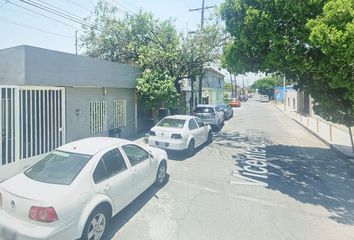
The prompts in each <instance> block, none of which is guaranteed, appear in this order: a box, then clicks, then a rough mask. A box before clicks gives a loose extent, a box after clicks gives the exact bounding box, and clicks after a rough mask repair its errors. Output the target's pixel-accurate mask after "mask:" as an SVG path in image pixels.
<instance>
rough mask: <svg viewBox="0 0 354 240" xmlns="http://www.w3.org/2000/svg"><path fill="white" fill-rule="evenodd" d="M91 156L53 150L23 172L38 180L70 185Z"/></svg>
mask: <svg viewBox="0 0 354 240" xmlns="http://www.w3.org/2000/svg"><path fill="white" fill-rule="evenodd" d="M91 157H92V156H90V155H83V154H77V153H68V152H62V151H53V152H51V153H50V154H48V155H47V156H46V157H44V158H43V159H41V160H39V161H38V162H37V163H35V164H34V165H32V166H31V167H30V168H28V169H27V170H26V171H25V172H24V174H25V175H26V176H27V177H29V178H31V179H33V180H36V181H39V182H45V183H53V184H62V185H70V184H71V183H72V182H73V181H74V179H75V178H76V176H77V175H78V174H79V172H80V171H81V169H82V168H83V167H84V166H85V165H86V163H87V162H88V161H89V160H90V158H91Z"/></svg>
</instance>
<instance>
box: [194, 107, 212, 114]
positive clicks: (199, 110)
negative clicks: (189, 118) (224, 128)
mask: <svg viewBox="0 0 354 240" xmlns="http://www.w3.org/2000/svg"><path fill="white" fill-rule="evenodd" d="M195 112H196V113H214V109H213V108H212V107H197V108H196V109H195Z"/></svg>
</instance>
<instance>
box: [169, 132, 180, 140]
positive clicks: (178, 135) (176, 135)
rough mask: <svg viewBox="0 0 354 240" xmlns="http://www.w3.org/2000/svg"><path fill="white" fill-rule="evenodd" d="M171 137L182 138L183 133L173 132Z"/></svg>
mask: <svg viewBox="0 0 354 240" xmlns="http://www.w3.org/2000/svg"><path fill="white" fill-rule="evenodd" d="M171 138H174V139H182V135H181V134H175V133H174V134H172V135H171Z"/></svg>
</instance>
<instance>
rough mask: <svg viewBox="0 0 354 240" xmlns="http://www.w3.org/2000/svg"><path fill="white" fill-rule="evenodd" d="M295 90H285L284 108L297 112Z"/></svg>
mask: <svg viewBox="0 0 354 240" xmlns="http://www.w3.org/2000/svg"><path fill="white" fill-rule="evenodd" d="M297 94H298V93H297V91H296V90H287V91H286V94H285V96H286V108H287V110H288V111H293V112H297V109H298V96H297Z"/></svg>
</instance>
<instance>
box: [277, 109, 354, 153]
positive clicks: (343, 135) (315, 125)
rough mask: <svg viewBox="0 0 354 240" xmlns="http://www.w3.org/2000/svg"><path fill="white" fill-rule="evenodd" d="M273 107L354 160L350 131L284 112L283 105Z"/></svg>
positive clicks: (294, 113)
mask: <svg viewBox="0 0 354 240" xmlns="http://www.w3.org/2000/svg"><path fill="white" fill-rule="evenodd" d="M273 105H274V106H275V107H276V108H278V109H279V110H280V111H282V112H283V113H284V114H286V115H287V116H288V117H289V118H291V119H293V120H294V121H296V122H297V123H298V124H300V125H301V126H303V127H304V128H305V129H306V130H308V131H309V132H311V133H312V134H313V135H315V136H316V137H317V138H319V139H320V140H321V141H323V142H324V143H326V144H327V145H328V146H330V147H331V148H332V149H333V150H335V151H337V152H339V153H340V154H341V155H343V157H345V158H348V159H353V160H354V153H353V150H352V147H351V143H350V138H349V133H348V131H343V130H342V129H339V128H336V127H335V126H334V125H332V124H330V123H326V122H324V121H321V120H319V119H316V118H312V117H306V116H301V115H300V114H298V113H296V112H290V111H284V105H283V104H276V103H273Z"/></svg>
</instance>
